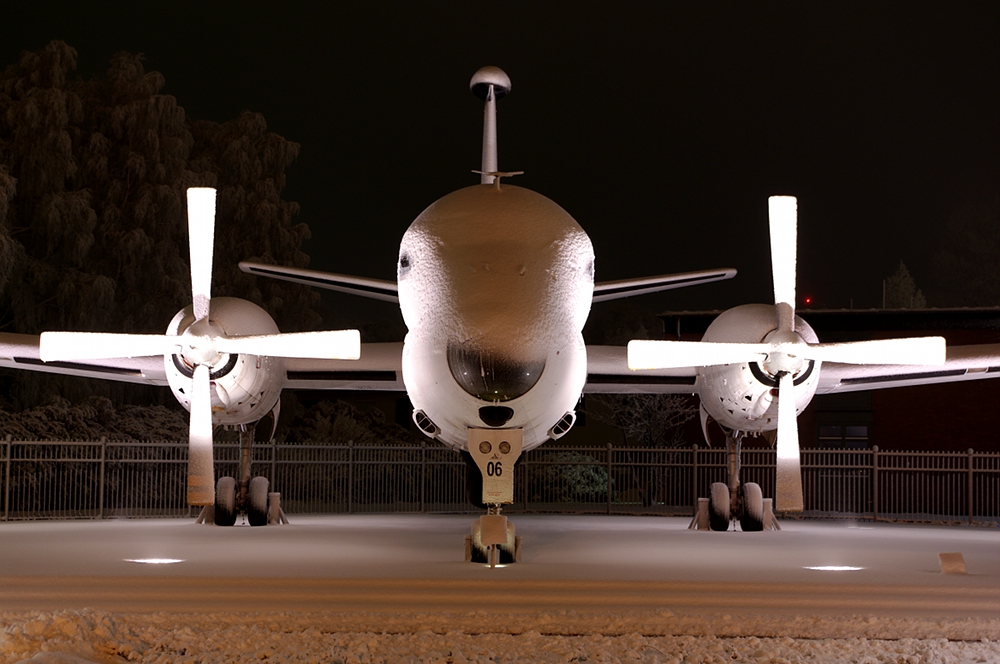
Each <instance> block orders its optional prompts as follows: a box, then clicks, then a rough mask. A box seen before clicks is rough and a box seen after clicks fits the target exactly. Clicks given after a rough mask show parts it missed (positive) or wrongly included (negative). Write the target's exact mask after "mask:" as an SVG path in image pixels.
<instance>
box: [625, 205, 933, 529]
mask: <svg viewBox="0 0 1000 664" xmlns="http://www.w3.org/2000/svg"><path fill="white" fill-rule="evenodd" d="M768 214H769V217H770V235H771V273H772V277H773V280H774V309H775V328H774V330H773V331H771V332H770V333H769V334H767V335H766V336H765V337H764V339H763V340H761V342H759V343H720V342H705V341H644V340H633V341H630V342H629V344H628V366H629V369H633V370H638V369H673V368H679V367H690V366H715V365H724V364H741V363H748V362H757V363H759V364H760V365H761V367H763V369H764V370H765V371H766V372H767V373H768V374H770V375H771V376H773V377H774V378H775V379H776V380H777V381H778V398H777V402H778V440H777V456H778V474H777V479H778V481H777V492H776V496H775V509H777V510H778V511H781V512H796V511H802V509H803V501H802V473H801V466H800V460H799V432H798V423H797V420H796V409H795V401H796V399H795V382H794V381H795V377H796V375H798V374H799V373H800V372H801V371H802V369H803V368H804V367H805V365H806V363H807V362H808V361H810V360H813V361H817V362H839V363H843V364H904V365H913V364H919V365H940V364H944V362H945V353H946V346H945V340H944V339H943V338H941V337H919V338H913V339H880V340H875V341H856V342H847V343H829V344H823V343H815V344H811V343H807V342H806V341H805V340H804V339H803V338H802V337H801V336H800V335H799V333H798V332H796V330H795V271H796V235H797V231H796V226H797V219H796V217H797V209H796V199H795V197H793V196H772V197H770V198H769V199H768ZM782 395H784V396H785V398H784V399H782V398H781V396H782Z"/></svg>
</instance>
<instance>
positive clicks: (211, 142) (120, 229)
mask: <svg viewBox="0 0 1000 664" xmlns="http://www.w3.org/2000/svg"><path fill="white" fill-rule="evenodd" d="M76 59H77V53H76V51H75V50H74V49H73V48H71V47H70V46H68V45H67V44H65V43H63V42H59V41H54V42H52V43H50V44H49V45H48V46H46V47H45V48H44V49H42V50H41V51H38V52H36V53H24V54H22V56H21V59H20V61H19V62H18V63H17V64H15V65H11V66H9V67H7V69H6V70H5V71H4V72H3V74H2V75H0V304H2V313H0V329H3V330H5V331H8V332H21V333H28V334H37V333H39V332H42V331H45V330H81V331H114V332H136V333H150V332H162V331H163V330H164V329H165V328H166V325H167V323H168V322H169V321H170V319H171V318H172V317H173V315H174V314H175V313H176V312H177V311H178V310H179V309H181V308H183V307H184V306H186V305H188V304H189V303H190V301H191V282H190V270H189V267H188V247H187V221H186V217H185V211H184V197H185V191H186V189H187V188H188V187H190V186H214V187H217V188H218V189H219V195H218V200H219V205H218V212H217V229H216V246H215V260H214V274H213V293H214V294H215V295H227V296H233V297H242V298H244V299H247V300H250V301H252V302H255V303H257V304H259V305H261V306H262V307H264V309H266V310H268V312H269V313H271V315H272V316H274V318H275V320H276V322H277V323H278V326H279V327H280V328H281V329H282V330H303V329H311V328H313V327H315V326H316V325H317V323H318V322H319V317H318V315H317V314H316V313H315V312H314V311H313V309H312V307H313V305H314V304H315V303H316V301H317V300H318V296H317V295H316V294H314V293H312V292H311V291H309V290H308V289H307V288H305V287H302V286H299V285H295V284H289V283H287V282H280V281H275V280H268V281H267V282H266V283H264V281H263V280H256V279H254V278H253V277H251V276H249V275H245V274H243V273H242V272H240V270H239V268H238V266H237V263H238V262H239V261H240V260H248V259H253V260H262V261H269V262H276V263H281V264H285V265H294V266H298V267H301V266H305V265H306V264H307V262H308V260H309V258H308V256H307V255H306V254H305V253H303V252H302V250H301V245H302V242H303V241H304V240H305V239H306V238H308V236H309V229H308V227H307V226H306V225H305V224H293V222H292V218H293V217H294V215H295V214H296V213H297V212H298V205H297V204H295V203H292V202H288V201H284V200H282V199H281V192H282V190H283V188H284V186H285V172H284V171H285V169H286V168H287V167H288V166H289V165H290V164H291V163H292V162H293V161H294V159H295V157H296V155H297V154H298V150H299V146H298V144H296V143H292V142H290V141H287V140H285V139H284V138H282V137H280V136H278V135H276V134H274V133H271V132H268V131H267V124H266V122H265V121H264V118H263V117H262V116H261V115H259V114H255V113H243V114H242V115H241V116H240V117H238V118H236V119H235V120H231V121H229V122H224V123H221V124H220V123H215V122H209V121H191V120H190V119H189V118H188V117H187V115H186V114H185V112H184V109H183V108H182V107H181V106H179V105H178V103H177V100H176V99H175V98H174V97H172V96H170V95H165V94H161V90H162V89H163V87H164V85H165V81H164V78H163V76H162V75H160V74H159V73H158V72H146V71H145V68H144V66H143V58H142V56H140V55H133V54H129V53H118V54H117V55H115V56H114V57H113V58H112V59H111V62H110V65H109V67H108V70H107V73H106V74H105V75H104V76H102V77H98V78H95V79H92V80H73V79H71V77H70V74H71V72H72V71H73V70H74V69H75V67H76ZM15 381H16V383H17V385H18V390H16V395H15V396H16V401H17V402H18V403H19V405H21V406H28V405H34V404H37V403H42V402H44V401H45V400H46V399H47V398H50V397H52V396H53V395H56V394H62V395H63V396H69V397H70V398H71V399H73V400H79V399H80V398H83V397H85V396H88V395H89V394H92V393H96V394H100V395H105V396H107V395H114V396H115V397H116V398H128V395H129V394H130V393H132V394H136V392H135V388H133V387H132V386H125V385H121V384H116V385H110V384H108V383H106V382H103V381H91V382H89V384H88V383H86V382H81V381H79V380H73V379H65V378H63V379H59V378H53V377H49V376H47V375H38V374H31V375H26V374H24V373H23V372H22V373H18V374H17V375H16V378H15ZM143 395H144V397H145V398H146V399H148V393H143Z"/></svg>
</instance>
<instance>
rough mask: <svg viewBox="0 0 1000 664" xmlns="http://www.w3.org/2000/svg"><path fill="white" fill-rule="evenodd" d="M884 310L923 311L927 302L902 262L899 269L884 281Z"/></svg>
mask: <svg viewBox="0 0 1000 664" xmlns="http://www.w3.org/2000/svg"><path fill="white" fill-rule="evenodd" d="M883 306H884V307H885V308H886V309H925V308H926V307H927V301H926V300H925V299H924V294H923V292H922V291H921V290H920V289H919V288H917V284H916V282H915V281H913V277H912V276H910V271H909V270H907V269H906V265H904V264H903V261H899V267H898V268H897V269H896V271H895V272H893V274H892V276H890V277H888V278H887V279H886V280H885V302H884V305H883Z"/></svg>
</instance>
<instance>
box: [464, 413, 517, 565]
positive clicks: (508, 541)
mask: <svg viewBox="0 0 1000 664" xmlns="http://www.w3.org/2000/svg"><path fill="white" fill-rule="evenodd" d="M523 442H524V435H523V432H522V430H521V429H472V428H470V429H469V451H468V452H467V453H464V454H463V456H466V462H467V463H469V462H471V463H469V473H468V477H467V479H468V480H469V481H468V482H467V484H466V488H467V490H468V497H469V500H470V502H472V503H473V504H474V505H478V506H481V507H486V509H487V513H486V514H484V515H483V516H481V517H479V519H478V520H476V521H474V522H473V524H472V533H471V534H469V535H466V537H465V560H466V561H467V562H479V563H489V564H490V567H495V566H496V565H497V564H498V563H499V564H510V563H514V562H519V561H520V559H521V538H520V537H518V536H516V535H515V533H514V524H512V523H509V522H508V521H507V517H505V516H503V515H501V514H500V510H501V509H502V507H503V505H506V504H510V503H512V502H514V464H515V462H516V461H517V459H518V457H519V456H520V455H521V447H522V445H523ZM477 480H478V481H477ZM477 489H478V490H479V491H478V492H477ZM477 493H478V494H479V495H476V494H477Z"/></svg>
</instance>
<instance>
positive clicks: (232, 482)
mask: <svg viewBox="0 0 1000 664" xmlns="http://www.w3.org/2000/svg"><path fill="white" fill-rule="evenodd" d="M255 430H256V423H254V424H241V425H240V428H239V433H240V467H239V478H238V479H237V478H233V477H229V476H226V477H220V478H219V479H218V480H217V481H216V483H215V505H214V506H213V507H212V508H211V509H210V508H208V507H206V508H205V509H204V510H202V513H201V515H200V516H199V517H198V523H208V522H211V521H214V522H215V525H217V526H232V525H234V524H235V523H236V519H237V517H238V516H239V515H240V514H241V513H245V514H246V517H247V523H249V524H250V525H251V526H266V525H267V524H268V523H275V524H281V523H288V518H287V517H286V516H285V513H284V511H282V509H281V494H280V493H271V492H270V491H269V489H270V487H269V483H268V479H267V478H266V477H254V478H251V477H250V464H251V461H252V450H253V442H254V432H255Z"/></svg>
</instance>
